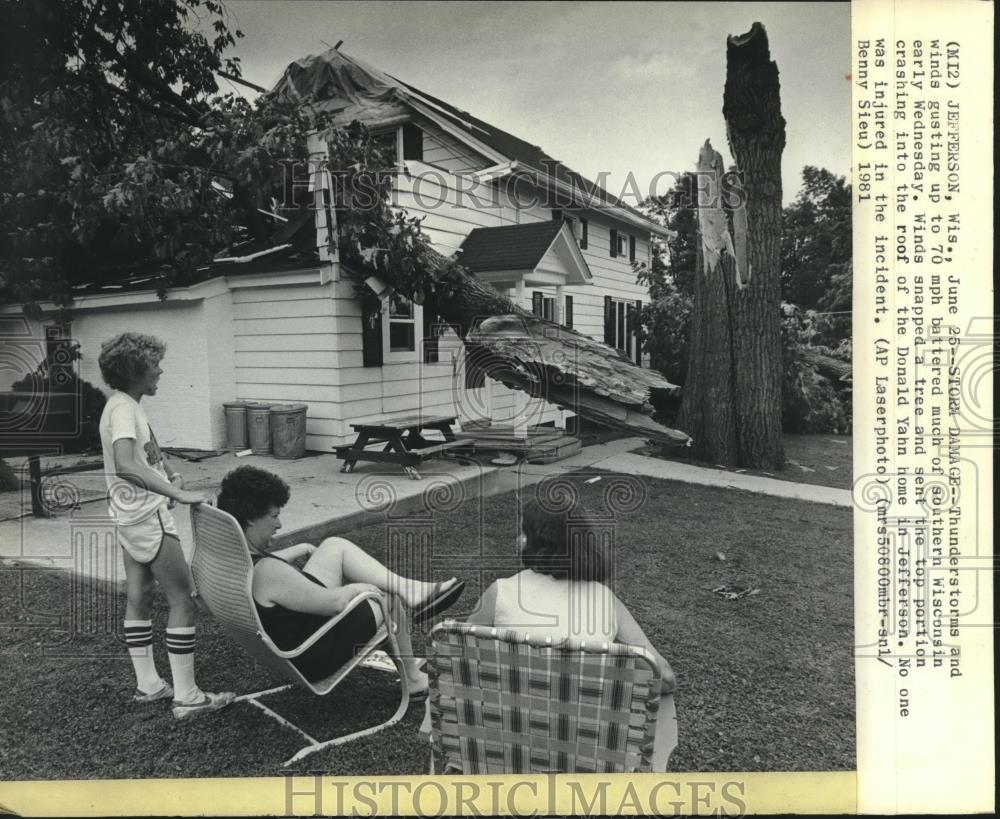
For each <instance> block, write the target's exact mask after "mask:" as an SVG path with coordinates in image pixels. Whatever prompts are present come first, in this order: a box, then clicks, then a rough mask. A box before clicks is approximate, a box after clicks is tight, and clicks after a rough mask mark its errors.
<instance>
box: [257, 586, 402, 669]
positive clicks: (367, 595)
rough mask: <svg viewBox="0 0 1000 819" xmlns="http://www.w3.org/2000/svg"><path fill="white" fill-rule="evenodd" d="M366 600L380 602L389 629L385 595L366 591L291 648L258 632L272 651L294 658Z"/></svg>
mask: <svg viewBox="0 0 1000 819" xmlns="http://www.w3.org/2000/svg"><path fill="white" fill-rule="evenodd" d="M366 600H374V601H375V602H376V603H377V604H378V606H379V608H380V609H381V610H382V622H383V625H384V626H385V627H386V628H387V629H388V628H389V626H390V622H391V621H390V620H389V609H388V606H387V605H386V601H385V595H383V594H381V593H380V592H364V593H363V594H359V595H358V596H357V597H354V598H352V599H351V601H350V602H349V603H348V604H347V605H346V606H345V607H344V610H343V611H341V612H340V614H336V615H334V616H333V617H331V618H330V619H329V620H327V621H326V622H325V623H324V624H323V625H322V626H320V627H319V628H318V629H317V630H316V631H315V632H313V634H311V635H310V636H309V637H308V638H307V639H306V640H305V642H303V643H302V644H300V645H298V646H296V647H295V648H292V649H289V650H287V651H282V650H281V649H280V648H278V647H277V646H276V645H275V644H274V641H273V640H271V638H270V637H268V636H267V634H265V633H263V632H258V634H259V635H260V638H261V639H262V640H263V641H264V642H265V643H266V644H267V646H268V648H270V649H271V651H273V652H274V653H275V654H276V655H277V656H278V657H281V658H282V659H284V660H293V659H295V658H296V657H298V656H300V655H302V654H304V653H305V652H306V651H308V650H309V649H310V648H312V647H313V646H314V645H315V644H316V643H317V642H319V640H321V639H322V637H323V635H325V634H326V633H327V632H328V631H329V630H330V629H332V628H333V627H334V626H336V625H337V623H339V622H340V620H341V619H342V618H343V617H344V616H346V615H347V613H348V612H350V611H353V610H354V609H355V608H357V607H358V606H360V605H361V604H362V603H364V602H365V601H366Z"/></svg>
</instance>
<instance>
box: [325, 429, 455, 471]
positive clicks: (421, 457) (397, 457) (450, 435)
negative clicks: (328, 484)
mask: <svg viewBox="0 0 1000 819" xmlns="http://www.w3.org/2000/svg"><path fill="white" fill-rule="evenodd" d="M454 423H455V416H454V415H409V416H406V417H404V418H388V419H386V420H382V421H365V422H362V423H357V424H351V428H352V429H354V430H355V432H357V433H358V437H357V438H356V439H355V441H354V443H353V444H351V445H350V446H339V447H337V448H336V449H335V450H334V451H335V452H336V453H337V457H338V458H341V459H342V460H343V461H344V465H343V466H342V467H341V468H340V471H341V472H353V471H354V465H355V464H356V463H357V462H358V461H380V462H382V463H390V464H400V465H401V466H402V467H403V469H404V470H406V474H408V475H409V476H410V477H411V478H413V479H414V480H420V473H419V472H417V469H416V468H417V466H419V465H420V464H422V463H423V462H424V461H426V460H427V459H429V458H433V457H435V456H437V455H440V454H441V453H443V452H447V451H448V450H449V449H455V448H456V447H461V446H469V445H470V444H472V443H473V441H472V439H471V438H456V437H455V432H454V430H453V429H452V424H454ZM426 431H436V432H440V433H441V434H442V435H443V436H444V441H434V440H430V441H429V440H427V439H426V438H424V437H423V435H422V434H421V433H423V432H426ZM378 444H384V446H383V447H382V448H381V449H377V448H370V447H372V445H375V446H376V447H377V445H378Z"/></svg>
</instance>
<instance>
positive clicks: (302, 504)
mask: <svg viewBox="0 0 1000 819" xmlns="http://www.w3.org/2000/svg"><path fill="white" fill-rule="evenodd" d="M643 443H644V442H643V440H642V439H640V438H623V439H618V440H614V441H610V442H607V443H602V444H595V445H592V446H587V447H584V448H583V450H582V451H581V452H580V453H578V454H577V455H574V456H572V457H570V458H567V459H565V460H563V461H559V462H557V463H553V464H547V465H532V464H518V465H514V466H509V467H496V466H492V465H488V464H487V465H482V464H479V463H474V462H469V461H457V460H450V459H438V460H432V461H428V462H427V463H426V464H424V465H422V466H421V468H420V474H421V476H422V479H421V480H419V481H416V480H412V479H410V478H409V477H407V475H406V473H405V472H403V470H402V469H401V468H399V467H396V466H387V465H384V464H376V463H368V464H358V466H357V468H356V469H355V471H354V472H352V473H349V474H344V473H342V472H340V467H341V464H342V462H341V461H340V460H339V459H338V458H337V457H336V456H334V455H332V454H323V455H309V456H307V457H305V458H301V459H299V460H277V459H274V458H270V457H267V456H256V455H251V456H247V457H243V458H238V457H236V456H235V455H234V454H232V453H225V454H222V455H218V456H215V457H211V458H207V459H205V460H203V461H198V462H189V461H184V460H182V459H180V458H176V457H175V458H173V459H172V463H173V466H174V468H175V469H177V470H178V471H180V472H181V474H182V475H183V476H184V479H185V484H186V486H187V487H188V488H192V489H202V490H207V491H211V492H213V493H214V492H215V491H217V490H218V487H219V484H220V482H221V480H222V478H223V476H224V475H225V474H226V473H227V472H229V471H230V470H231V469H234V468H236V467H237V466H241V465H244V464H252V465H254V466H259V467H261V468H264V469H269V470H271V471H274V472H276V473H278V474H280V475H281V476H282V477H283V478H284V479H285V480H286V481H287V482H288V484H289V486H290V487H291V490H292V497H291V501H290V502H289V504H288V505H287V506H286V507H285V509H284V510H283V512H282V516H281V517H282V522H283V524H284V529H283V530H282V532H281V533H280V534H279V540H280V541H281V542H282V543H298V542H303V541H307V542H312V543H315V542H318V541H319V540H322V538H324V537H328V536H330V535H335V534H344V533H347V532H350V531H351V530H353V529H355V528H357V527H359V526H366V525H371V524H376V523H382V522H384V521H386V520H389V519H392V518H399V517H406V516H412V515H416V514H420V513H421V511H426V510H431V511H433V510H434V509H435V508H438V507H439V505H440V504H445V505H450V504H453V503H461V502H462V501H464V500H466V499H471V498H475V497H479V496H489V495H493V494H497V493H501V492H509V491H513V490H515V489H520V488H523V487H526V486H531V485H533V484H535V483H537V482H538V481H541V480H543V479H544V478H546V477H548V476H552V475H558V474H561V473H566V472H571V471H579V470H587V469H594V470H605V471H609V472H618V473H622V474H626V475H633V476H644V477H650V478H658V479H663V480H678V481H684V482H688V483H696V484H703V485H709V486H720V487H727V488H731V489H738V490H744V491H749V492H757V493H762V494H768V495H776V496H780V497H787V498H794V499H797V500H805V501H812V502H817V503H826V504H833V505H836V506H850V505H851V493H850V492H849V491H847V490H843V489H832V488H828V487H823V486H813V485H806V484H799V483H794V482H791V481H785V480H777V479H771V478H763V477H757V476H751V475H743V474H738V473H733V472H729V471H726V470H721V469H711V468H705V467H698V466H692V465H690V464H683V463H677V462H673V461H666V460H660V459H657V458H650V457H646V456H643V455H637V454H634V453H632V452H631V450H634V449H636V448H638V447H641V446H642V445H643ZM47 480H52V481H56V482H57V483H56V484H54V485H52V486H50V487H49V490H48V494H49V496H50V497H52V498H54V500H55V501H56V502H57V507H58V508H56V509H55V510H54V512H53V517H50V518H33V517H30V516H29V515H27V514H25V515H23V516H21V517H18V518H12V519H7V520H2V521H0V567H7V568H11V567H15V566H18V567H31V568H48V569H62V570H65V571H70V572H73V573H76V574H80V575H84V576H87V577H92V578H100V579H103V580H110V581H120V580H122V579H123V578H124V566H123V564H122V561H121V556H120V553H119V550H118V549H117V547H116V544H115V538H114V526H113V524H112V523H111V521H110V520H109V518H108V517H107V513H106V505H105V502H104V476H103V473H102V472H101V471H100V470H95V471H91V472H81V473H75V474H70V475H64V476H52V477H51V478H49V479H47ZM20 494H21V504H22V506H24V508H25V509H30V500H29V498H28V493H27V490H26V489H24V490H22V492H21V493H20ZM174 516H175V519H176V521H177V526H178V529H179V530H180V534H181V542H182V544H183V546H184V549H185V552H186V553H187V554H188V556H190V549H191V537H190V518H189V516H188V514H187V513H186V510H185V509H183V508H177V509H175V511H174Z"/></svg>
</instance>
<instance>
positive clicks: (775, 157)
mask: <svg viewBox="0 0 1000 819" xmlns="http://www.w3.org/2000/svg"><path fill="white" fill-rule="evenodd" d="M726 58H727V59H726V85H725V91H724V94H723V108H722V111H723V115H724V116H725V119H726V128H727V135H728V139H729V147H730V151H731V153H732V155H733V158H734V159H735V161H736V166H737V169H738V171H739V173H740V177H741V179H742V185H741V191H740V192H739V195H738V197H737V200H738V201H732V200H731V199H730V201H725V200H723V203H722V204H723V206H724V208H725V213H726V217H725V218H726V219H727V220H728V222H727V225H726V226H725V227H724V229H723V231H721V232H720V231H719V230H718V220H719V218H721V217H720V215H719V213H718V212H717V211H716V212H713V213H708V212H707V211H706V208H707V207H708V206H709V205H713V206H714V207H716V208H718V207H719V203H717V202H716V203H706V202H701V201H699V222H700V233H701V242H700V243H699V244H700V245H701V249H702V250H703V254H702V260H701V265H700V267H701V269H700V270H699V272H698V278H699V281H697V282H696V286H695V308H694V322H693V323H694V326H695V329H694V330H693V332H692V342H691V352H690V363H689V366H688V383H687V384H685V389H684V401H683V404H682V407H681V417H680V422H679V425H680V426H681V427H682V428H683V429H685V430H686V431H688V432H689V433H690V434H691V435H692V437H693V438H694V439H695V454H696V455H697V456H699V457H701V458H703V459H704V460H708V461H712V462H714V463H720V464H724V465H727V466H743V467H755V468H763V469H780V468H781V467H782V466H783V465H784V452H783V449H782V442H781V318H780V317H781V313H780V293H781V288H780V260H781V153H782V150H783V149H784V146H785V120H784V119H783V117H782V116H781V100H780V88H779V83H778V68H777V66H776V65H775V64H774V62H772V61H771V56H770V50H769V47H768V42H767V33H766V32H765V30H764V27H763V26H762V25H761V24H760V23H754V24H753V27H752V28H751V29H750V31H749V32H747V33H746V34H743V35H741V36H730V37H729V38H728V41H727V51H726ZM706 148H707V149H709V150H711V148H710V146H709V145H708V144H707V143H706V146H705V148H703V153H704V152H705V149H706ZM713 153H714V152H713ZM699 167H701V163H700V165H699ZM716 192H717V193H718V195H720V196H721V195H723V191H722V190H721V188H717V189H716ZM741 208H745V210H744V211H743V212H742V213H740V212H739V211H740V209H741ZM706 227H707V228H708V229H706ZM734 238H735V247H734ZM744 243H745V245H744ZM706 249H707V250H706ZM706 253H709V254H711V255H712V257H713V258H714V259H716V258H717V259H718V261H717V263H716V264H714V265H711V264H708V263H707V262H708V261H709V260H708V259H706V258H705V254H706ZM738 267H745V269H739V270H738V269H737V268H738Z"/></svg>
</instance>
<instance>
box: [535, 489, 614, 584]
mask: <svg viewBox="0 0 1000 819" xmlns="http://www.w3.org/2000/svg"><path fill="white" fill-rule="evenodd" d="M590 520H591V515H590V512H589V511H588V510H587V509H586V507H585V506H583V505H582V504H579V503H578V504H577V505H576V506H575V507H574V508H573V509H572V510H571V511H567V512H561V513H560V512H552V511H550V510H548V509H545V508H544V507H542V506H541V505H540V504H539V503H538V502H537V501H535V500H529V501H526V502H525V503H524V505H523V507H522V509H521V526H522V528H523V530H524V535H525V538H526V539H527V543H526V544H525V547H524V550H523V551H522V552H521V564H522V565H523V566H524V567H525V568H526V569H533V570H534V571H536V572H540V573H541V574H547V575H550V576H551V577H555V578H557V579H560V580H563V579H565V580H593V581H596V582H598V583H604V582H605V581H606V580H608V579H609V578H610V575H611V555H610V553H609V551H608V549H607V548H606V546H605V544H604V542H603V540H602V539H601V538H600V536H599V534H598V533H597V532H596V531H595V530H594V529H593V527H592V526H591V525H590Z"/></svg>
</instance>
